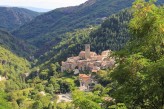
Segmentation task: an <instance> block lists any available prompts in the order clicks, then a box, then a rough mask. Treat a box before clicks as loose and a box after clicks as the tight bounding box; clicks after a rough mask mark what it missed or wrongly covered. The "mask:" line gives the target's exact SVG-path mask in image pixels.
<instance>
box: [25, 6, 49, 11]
mask: <svg viewBox="0 0 164 109" xmlns="http://www.w3.org/2000/svg"><path fill="white" fill-rule="evenodd" d="M23 8H26V9H29V10H32V11H35V12H48V11H51V10H52V9H44V8H35V7H23Z"/></svg>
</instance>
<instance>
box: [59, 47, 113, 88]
mask: <svg viewBox="0 0 164 109" xmlns="http://www.w3.org/2000/svg"><path fill="white" fill-rule="evenodd" d="M110 55H111V50H106V51H103V52H102V53H101V54H100V55H98V54H96V53H95V52H92V51H90V44H85V51H81V52H80V53H79V55H78V56H74V57H69V58H67V60H66V61H65V62H62V65H61V71H62V72H64V71H68V72H71V71H74V74H79V81H80V87H79V89H80V90H82V91H90V90H92V88H93V86H92V85H91V84H97V81H96V80H95V79H94V77H93V76H92V75H91V74H89V75H86V74H82V72H85V71H89V72H92V73H97V72H98V71H99V70H101V69H106V68H112V67H113V66H114V64H115V59H114V58H112V57H111V56H110Z"/></svg>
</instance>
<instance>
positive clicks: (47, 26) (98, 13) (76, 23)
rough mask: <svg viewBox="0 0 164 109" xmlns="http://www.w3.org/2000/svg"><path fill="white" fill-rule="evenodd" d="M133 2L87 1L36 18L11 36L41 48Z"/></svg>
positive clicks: (119, 0) (117, 0)
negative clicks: (60, 36) (64, 34)
mask: <svg viewBox="0 0 164 109" xmlns="http://www.w3.org/2000/svg"><path fill="white" fill-rule="evenodd" d="M133 1H134V0H88V1H87V2H85V3H83V4H81V5H79V6H73V7H66V8H59V9H55V10H53V11H50V12H48V13H45V14H42V15H40V16H38V17H36V18H35V19H34V20H32V21H31V22H30V23H28V24H26V25H23V26H21V27H20V28H19V29H18V30H16V31H14V32H13V34H14V35H15V36H17V37H20V38H23V39H25V40H27V41H29V42H31V43H32V44H34V45H35V46H37V47H43V46H44V44H45V43H46V42H49V41H51V40H53V39H54V38H55V37H58V36H59V35H61V34H63V33H65V32H69V31H73V30H74V29H78V28H85V27H88V26H89V25H97V24H100V23H101V22H102V21H103V20H104V19H105V18H106V17H108V16H110V15H111V14H113V13H116V12H118V11H120V10H122V9H124V8H127V7H130V6H131V5H132V2H133Z"/></svg>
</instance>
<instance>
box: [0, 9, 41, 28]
mask: <svg viewBox="0 0 164 109" xmlns="http://www.w3.org/2000/svg"><path fill="white" fill-rule="evenodd" d="M38 15H39V13H37V12H34V11H31V10H28V9H24V8H18V7H2V6H0V21H1V22H0V27H1V28H3V29H6V30H9V31H12V30H14V29H16V28H18V27H20V26H22V25H24V24H25V23H27V22H30V21H31V20H32V19H34V18H35V17H36V16H38Z"/></svg>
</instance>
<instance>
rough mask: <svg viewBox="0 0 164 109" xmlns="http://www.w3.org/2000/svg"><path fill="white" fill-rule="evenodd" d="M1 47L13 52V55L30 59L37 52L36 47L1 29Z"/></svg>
mask: <svg viewBox="0 0 164 109" xmlns="http://www.w3.org/2000/svg"><path fill="white" fill-rule="evenodd" d="M0 46H2V47H4V48H6V49H8V50H10V51H12V52H13V53H15V54H17V55H19V56H22V57H26V58H29V57H30V56H31V55H32V54H33V52H34V51H35V47H33V46H31V45H30V44H28V43H26V42H25V41H23V40H21V39H18V38H17V37H14V36H13V35H11V34H10V33H9V32H7V31H4V30H1V29H0Z"/></svg>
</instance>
